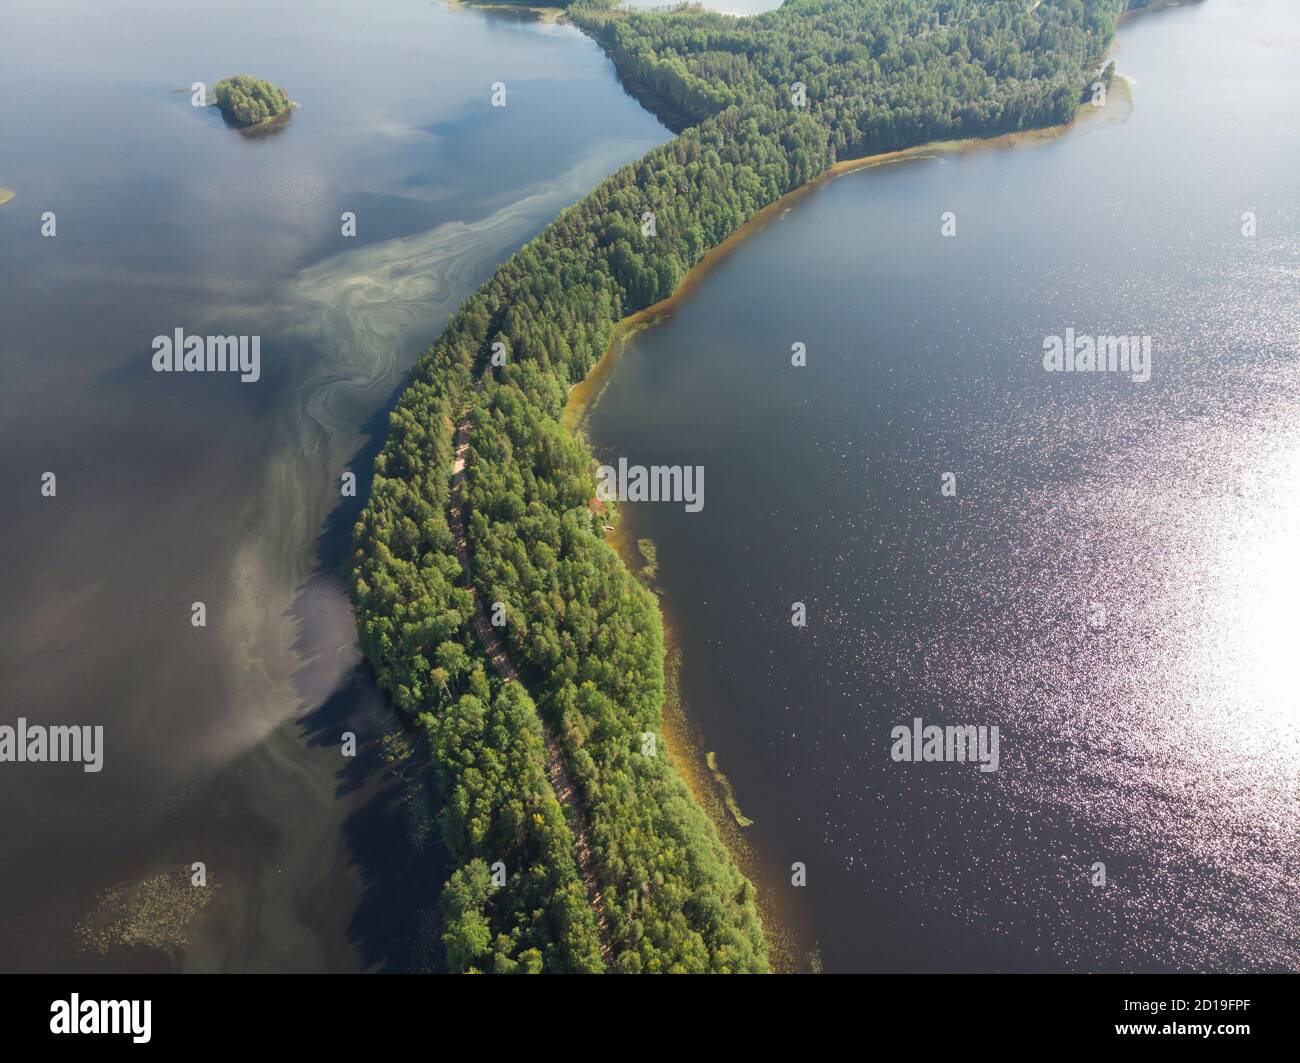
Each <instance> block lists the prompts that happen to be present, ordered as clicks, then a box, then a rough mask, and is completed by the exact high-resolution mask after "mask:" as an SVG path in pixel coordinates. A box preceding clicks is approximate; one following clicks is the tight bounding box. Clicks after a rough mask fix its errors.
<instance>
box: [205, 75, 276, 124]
mask: <svg viewBox="0 0 1300 1063" xmlns="http://www.w3.org/2000/svg"><path fill="white" fill-rule="evenodd" d="M212 93H213V95H214V96H215V97H216V101H217V106H218V107H220V108H221V113H222V114H223V115H224V116H225V118H226V120H227V121H228V122H230V123H232V124H233V125H237V126H250V125H257V123H258V122H265V121H266V120H267V119H268V118H274V117H275V116H276V115H277V114H280V113H281V112H282V111H283V110H284V109H285V108H286V107H288V106H289V97H288V96H287V95H285V91H284V89H282V88H279V87H278V86H276V85H272V84H271V83H270V82H269V81H263V80H262V79H261V78H255V77H253V76H251V75H249V74H236V75H235V76H234V77H230V78H226V79H225V80H224V81H218V82H217V83H216V84H215V85H214V86H213V87H212Z"/></svg>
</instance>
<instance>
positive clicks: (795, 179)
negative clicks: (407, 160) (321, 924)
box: [352, 0, 1139, 972]
mask: <svg viewBox="0 0 1300 1063" xmlns="http://www.w3.org/2000/svg"><path fill="white" fill-rule="evenodd" d="M1127 6H1129V5H1128V4H1127V2H1126V0H1043V2H1042V3H1041V4H1039V5H1038V6H1034V5H1033V2H1032V0H790V2H788V3H787V4H785V6H784V7H782V8H780V9H779V10H777V11H774V12H770V13H768V14H766V15H761V16H757V17H755V18H752V19H735V18H732V17H729V16H723V15H718V14H713V13H710V12H706V11H703V10H700V9H695V8H693V9H686V10H678V11H671V12H663V11H658V12H654V11H639V12H638V11H614V10H608V9H607V8H606V7H605V6H604V5H603V4H601V3H598V2H593V0H578V3H576V4H573V5H571V6H570V8H569V11H570V17H572V18H573V19H574V21H576V22H577V23H578V24H579V25H580V26H582V27H583V28H584V29H585V30H586V31H587V32H589V33H590V34H592V36H594V37H595V38H596V39H597V40H598V41H600V43H601V44H602V46H603V47H604V48H605V49H606V50H607V51H608V52H609V54H610V55H611V56H612V57H613V60H614V62H615V64H616V66H617V68H618V70H619V72H620V74H621V76H622V77H623V78H624V80H625V82H626V83H627V84H628V86H629V88H631V89H632V90H633V91H635V92H637V93H638V94H639V96H640V97H641V98H642V99H643V100H644V101H645V102H646V104H647V105H648V106H650V107H652V108H653V109H655V110H656V111H657V112H658V113H659V114H661V116H662V117H663V118H664V120H665V121H667V122H669V123H670V124H671V125H673V127H674V128H677V129H683V130H684V131H683V132H682V133H681V135H680V136H678V137H676V138H675V139H674V140H672V141H670V142H669V143H667V144H665V145H663V146H662V147H659V148H656V149H655V150H653V151H651V152H650V153H648V154H647V155H646V156H644V157H643V158H642V159H641V160H639V161H638V162H636V163H635V164H633V165H630V166H626V167H624V168H623V169H621V170H620V171H619V172H618V173H616V174H615V175H613V176H612V177H610V178H608V179H607V180H605V181H604V182H602V183H601V184H600V185H599V186H598V187H597V188H596V189H595V190H594V191H593V192H591V193H590V194H589V195H588V196H587V197H586V198H584V199H583V200H582V201H580V202H579V203H578V204H576V205H575V206H573V207H571V208H569V209H568V210H566V211H564V212H563V213H562V214H561V215H560V217H559V218H558V219H557V220H556V221H555V222H553V223H552V224H551V225H550V226H549V227H548V228H547V229H546V230H545V231H544V232H542V234H541V235H540V236H538V237H537V238H536V239H535V240H533V241H532V242H530V243H529V244H527V245H526V246H525V247H523V248H522V249H521V250H520V251H519V252H518V253H517V254H515V255H514V256H513V257H512V258H510V259H509V260H508V261H507V262H505V263H504V264H503V265H502V266H501V267H500V268H499V269H498V270H497V272H496V274H495V276H494V277H493V278H492V279H491V280H490V281H488V282H487V283H486V284H485V285H484V286H483V287H482V288H481V289H479V291H477V292H476V293H475V294H474V295H473V296H471V297H470V299H468V300H467V301H466V302H465V304H464V305H463V306H462V307H461V308H460V309H459V310H458V311H457V312H456V314H455V315H454V316H453V317H452V319H451V321H450V322H449V324H448V326H447V328H446V330H445V331H444V333H443V334H442V335H441V336H440V337H439V338H438V340H437V342H436V343H434V345H433V346H432V347H431V348H430V349H429V350H428V351H427V352H426V353H425V354H424V356H423V357H422V359H421V360H420V363H419V365H418V366H417V368H416V371H415V373H414V376H413V379H412V381H411V383H410V385H409V386H408V388H407V389H406V391H405V392H404V393H403V395H402V397H401V399H400V401H399V403H398V405H397V408H396V409H395V410H394V411H393V413H392V414H391V416H390V418H389V436H388V441H387V444H386V446H385V448H384V450H383V452H382V453H381V454H380V456H379V458H378V459H377V461H376V465H375V478H374V485H373V488H372V493H371V497H370V500H369V503H368V505H367V507H366V509H365V511H364V513H363V514H362V518H361V520H360V522H359V523H358V525H357V529H356V551H355V560H354V570H353V581H352V584H353V593H354V596H355V601H356V605H357V612H358V622H359V626H360V632H361V640H362V644H363V648H364V650H365V652H366V654H367V656H368V657H369V659H370V660H371V662H372V664H373V666H374V669H375V672H376V674H377V676H378V678H379V680H380V682H381V684H382V685H383V686H384V688H385V689H386V690H387V691H388V692H389V693H390V695H391V696H392V698H393V700H394V701H395V703H396V704H397V705H398V706H399V707H400V708H401V709H402V710H403V711H404V712H406V713H409V714H411V715H412V716H414V717H416V718H417V719H418V720H419V722H420V724H421V726H423V727H424V728H425V729H426V730H427V732H428V733H429V735H430V738H431V744H432V750H433V757H434V761H435V763H434V770H435V772H436V774H437V778H438V781H439V785H440V788H441V790H442V792H443V794H444V795H445V797H446V800H447V807H446V811H445V812H444V814H443V830H444V833H445V835H446V838H447V841H448V845H449V848H450V850H451V852H452V854H453V855H454V857H455V858H456V860H457V861H458V863H459V865H460V866H459V867H458V869H457V870H456V872H455V873H454V874H453V876H452V878H451V881H450V882H449V883H448V885H447V887H446V889H445V891H444V897H443V911H444V917H445V921H446V927H445V932H444V935H443V943H444V946H445V953H446V958H447V962H448V965H449V966H450V967H451V969H453V970H481V971H516V970H527V971H534V970H586V971H596V970H601V969H603V968H604V967H605V966H606V965H605V964H604V962H603V961H602V958H601V955H600V942H599V937H598V934H597V929H596V924H595V919H594V915H593V912H592V909H591V906H590V905H589V904H588V899H587V897H586V896H585V891H584V889H583V885H582V883H581V880H580V878H579V876H578V871H577V866H576V860H575V856H574V839H573V834H572V830H571V828H570V825H569V824H568V823H567V822H566V820H565V818H564V816H563V813H562V811H561V808H560V805H559V804H558V802H557V801H556V798H555V795H554V793H553V791H552V790H551V788H550V786H549V785H548V783H547V777H546V770H545V758H544V747H543V737H542V731H541V727H540V725H539V722H538V714H540V717H541V719H542V720H544V721H545V722H546V724H547V725H548V726H549V727H551V728H552V729H553V733H554V734H555V735H556V736H557V737H558V740H559V742H560V744H561V747H562V749H563V752H564V754H565V756H566V757H567V759H568V769H569V775H570V777H571V778H572V779H573V781H574V783H575V784H576V785H577V787H578V788H579V790H580V792H581V799H582V804H583V807H584V808H585V809H586V812H587V816H588V820H589V828H590V839H591V844H592V847H593V850H594V857H595V863H596V865H597V871H598V874H599V877H600V887H601V892H602V895H603V907H604V911H605V914H606V915H607V917H608V921H609V935H610V939H611V943H612V953H613V956H614V959H613V961H612V966H613V968H614V969H616V970H619V971H627V972H636V971H722V972H729V971H764V970H766V969H767V968H768V952H767V944H766V941H765V939H764V935H763V931H762V927H761V924H760V921H759V917H758V912H757V908H756V906H755V899H754V890H753V887H752V885H751V884H750V883H749V882H748V881H747V880H746V879H745V878H744V876H743V875H741V874H740V872H739V871H738V870H737V868H736V867H735V865H734V863H733V862H732V860H731V858H730V855H729V853H728V852H727V850H726V848H725V847H724V846H723V844H722V842H721V841H720V839H719V837H718V834H717V832H716V830H715V829H714V827H713V825H712V824H711V823H710V822H709V820H708V818H707V817H706V816H705V814H704V812H703V811H702V809H701V808H700V807H699V806H698V805H697V804H696V802H695V801H694V800H693V799H692V797H691V796H690V794H689V793H688V791H687V789H686V787H685V785H684V784H683V783H682V781H681V779H680V778H679V777H678V776H677V774H676V773H675V771H674V770H673V768H672V766H671V765H670V764H669V762H668V761H667V759H666V758H665V757H664V756H663V755H662V753H660V755H658V756H647V755H644V754H643V752H642V750H643V748H644V747H643V735H644V734H645V733H647V732H649V733H652V734H655V735H656V736H658V735H659V732H660V728H661V722H662V719H661V710H662V704H663V695H664V689H663V655H664V650H663V631H662V624H661V620H660V615H659V610H658V606H657V603H656V601H655V599H654V597H653V596H652V595H651V594H650V593H649V592H648V591H646V590H645V589H644V588H643V587H642V586H641V585H640V584H639V583H638V582H637V581H636V580H635V579H634V578H633V577H632V575H631V574H630V573H629V572H628V571H627V570H626V568H625V567H624V566H623V564H622V562H621V561H620V560H619V558H618V556H617V555H616V554H615V552H614V551H613V550H612V549H611V548H610V547H608V546H607V545H606V544H605V543H604V541H603V538H602V530H601V520H600V519H599V518H597V517H596V516H594V515H593V513H592V512H591V510H590V509H589V506H588V503H589V501H590V500H591V499H592V498H593V497H594V496H595V479H594V468H593V461H592V458H591V455H590V453H589V452H588V451H587V448H586V447H585V446H584V445H583V444H582V442H581V441H579V440H576V439H574V438H572V437H570V436H569V435H568V434H567V433H566V432H565V431H564V429H563V428H562V427H561V424H560V417H561V413H562V410H563V406H564V401H565V396H566V394H567V392H568V389H569V387H570V385H571V384H573V383H575V382H577V381H579V380H581V379H582V378H583V377H584V376H585V375H586V373H587V372H588V370H589V369H590V368H591V366H592V365H593V363H594V362H595V361H596V360H597V359H598V358H599V357H600V355H601V354H602V353H603V352H604V351H605V349H606V348H607V346H608V345H609V343H610V341H611V338H612V336H613V333H614V327H615V325H616V323H617V322H618V321H619V320H620V319H621V318H623V317H624V316H626V315H628V314H631V313H633V312H635V311H637V310H640V309H643V308H644V307H646V306H649V305H650V304H652V303H654V302H657V301H658V300H660V299H663V298H665V297H667V296H669V295H671V294H672V292H673V291H674V290H675V289H676V288H677V286H678V284H679V283H680V282H681V280H682V278H683V277H684V276H685V275H686V273H687V271H688V270H689V269H690V268H691V267H692V266H693V265H694V264H695V263H697V262H698V261H699V260H700V259H701V258H702V257H703V256H704V254H705V253H706V252H707V251H708V250H709V249H710V248H712V247H714V246H716V245H717V244H718V243H720V242H721V241H722V240H724V239H725V238H726V237H727V236H729V235H730V234H731V233H733V232H735V230H736V229H737V228H738V227H739V226H741V225H742V224H743V223H744V222H745V221H747V220H748V219H749V218H751V217H752V216H753V215H754V214H755V213H756V212H757V211H758V210H760V209H761V208H762V207H764V206H766V205H767V204H769V203H771V202H773V201H774V200H775V199H777V198H778V197H780V196H781V195H783V194H784V193H786V192H789V191H791V190H792V189H794V188H797V187H798V186H799V185H801V184H804V183H806V182H807V181H809V180H811V179H812V178H814V177H816V176H817V175H818V174H820V173H822V172H823V171H824V170H825V169H826V168H827V167H828V166H830V165H831V164H832V163H834V162H835V161H837V160H839V159H843V158H848V157H852V156H858V155H865V154H875V153H877V152H882V151H889V150H894V149H898V148H904V147H908V146H912V145H915V144H919V143H923V142H925V141H928V140H934V139H940V138H953V137H967V136H975V135H984V134H993V133H1000V132H1006V131H1011V130H1018V129H1025V128H1030V127H1036V126H1045V125H1052V124H1057V123H1060V122H1063V121H1066V120H1068V119H1070V118H1071V117H1072V116H1073V115H1074V114H1075V111H1076V109H1077V107H1078V105H1079V101H1080V99H1081V98H1082V96H1083V94H1084V90H1085V87H1086V86H1087V85H1088V84H1089V83H1090V82H1091V81H1092V80H1093V79H1094V78H1095V77H1096V75H1097V72H1098V70H1099V68H1100V63H1101V58H1102V56H1103V54H1104V52H1105V49H1106V47H1107V46H1108V44H1109V42H1110V40H1111V37H1112V36H1113V34H1114V27H1115V20H1116V18H1117V17H1118V15H1119V14H1120V13H1121V12H1122V11H1123V10H1124V9H1125V7H1127ZM1133 6H1139V5H1136V4H1135V5H1133ZM796 83H799V84H801V85H802V86H804V88H803V92H802V96H801V100H802V104H803V105H797V104H796V103H795V102H794V100H795V98H796V95H797V94H796V90H795V88H794V86H795V84H796ZM646 212H651V213H652V214H653V215H654V220H655V225H654V232H653V235H648V236H645V235H642V233H643V228H642V220H643V217H644V216H645V214H646ZM494 344H502V345H503V348H501V349H503V350H504V351H505V352H506V355H507V357H506V362H505V365H504V366H502V367H500V368H494V367H492V366H491V364H490V362H489V358H490V354H491V352H492V349H493V345H494ZM483 373H486V374H487V376H486V379H484V380H483V384H482V386H481V387H475V386H474V384H475V381H476V379H478V378H479V376H480V374H483ZM466 410H468V416H469V423H470V425H471V438H470V456H469V461H468V468H467V475H466V478H465V483H464V495H463V498H462V507H461V508H462V510H463V511H464V512H465V513H466V514H468V519H467V522H466V523H467V532H468V540H469V543H468V545H469V554H470V557H471V559H472V561H471V564H472V568H473V571H472V573H471V574H470V576H471V578H472V580H473V583H474V586H475V587H477V588H478V591H479V593H480V594H481V595H482V596H483V599H484V600H485V601H486V602H488V603H498V602H499V603H502V604H503V605H504V607H505V617H506V626H505V628H504V639H505V643H506V646H507V649H508V652H509V653H510V656H511V659H512V660H513V661H514V662H515V665H516V666H517V667H518V668H519V669H520V671H521V673H522V677H523V681H524V684H525V685H526V686H527V688H528V690H525V689H523V688H522V687H521V685H520V684H519V683H508V682H502V681H501V680H500V679H499V678H498V677H497V676H496V675H494V673H493V670H492V669H491V668H490V667H489V666H488V663H487V661H486V660H485V657H484V654H483V651H482V648H481V646H480V644H479V641H478V639H477V638H476V637H475V634H474V632H473V629H472V618H473V611H474V604H473V595H472V594H471V592H470V591H469V589H468V588H467V586H466V585H465V574H464V573H463V572H462V568H461V565H460V563H459V562H458V560H457V557H456V552H455V543H454V540H453V536H452V532H451V530H450V527H449V525H448V505H449V502H450V491H451V473H452V432H453V427H454V424H455V422H457V421H458V420H460V419H461V418H462V416H464V415H465V411H466ZM530 692H531V697H530ZM534 698H535V699H536V704H535V705H534V702H533V699H534ZM658 745H659V749H660V750H662V748H663V747H662V738H660V740H659V743H658ZM498 861H499V862H501V863H502V864H504V866H505V873H506V884H505V885H504V886H501V887H497V888H494V887H493V885H492V881H491V875H490V872H489V866H490V865H492V864H494V863H496V862H498Z"/></svg>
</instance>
